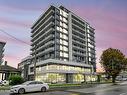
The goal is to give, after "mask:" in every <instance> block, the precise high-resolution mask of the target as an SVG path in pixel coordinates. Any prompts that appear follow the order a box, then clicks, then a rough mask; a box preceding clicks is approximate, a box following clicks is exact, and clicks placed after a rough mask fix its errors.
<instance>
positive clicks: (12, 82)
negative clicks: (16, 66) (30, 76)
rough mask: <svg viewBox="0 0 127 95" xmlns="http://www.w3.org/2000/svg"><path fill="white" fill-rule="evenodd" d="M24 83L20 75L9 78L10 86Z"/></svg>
mask: <svg viewBox="0 0 127 95" xmlns="http://www.w3.org/2000/svg"><path fill="white" fill-rule="evenodd" d="M23 82H24V79H23V78H22V77H21V76H20V75H11V76H10V77H9V84H10V85H17V84H21V83H23Z"/></svg>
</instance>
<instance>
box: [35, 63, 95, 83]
mask: <svg viewBox="0 0 127 95" xmlns="http://www.w3.org/2000/svg"><path fill="white" fill-rule="evenodd" d="M36 80H37V81H44V82H48V83H81V82H88V81H96V77H95V76H94V75H93V72H92V71H91V68H86V67H81V66H69V65H61V64H47V65H45V66H38V67H37V68H36Z"/></svg>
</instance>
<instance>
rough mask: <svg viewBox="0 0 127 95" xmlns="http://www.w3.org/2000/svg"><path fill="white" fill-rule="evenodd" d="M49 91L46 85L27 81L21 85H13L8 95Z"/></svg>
mask: <svg viewBox="0 0 127 95" xmlns="http://www.w3.org/2000/svg"><path fill="white" fill-rule="evenodd" d="M48 89H49V86H48V84H47V83H44V82H39V81H27V82H25V83H23V84H21V85H15V86H12V87H11V88H10V94H12V93H19V94H23V93H26V92H35V91H42V92H45V91H47V90H48Z"/></svg>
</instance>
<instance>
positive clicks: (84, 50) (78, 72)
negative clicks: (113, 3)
mask: <svg viewBox="0 0 127 95" xmlns="http://www.w3.org/2000/svg"><path fill="white" fill-rule="evenodd" d="M94 30H95V29H94V28H92V27H91V25H90V24H89V23H88V22H86V21H85V20H84V19H82V18H81V17H79V16H77V15H76V14H74V13H73V12H72V11H70V10H68V9H67V8H65V7H63V6H59V7H56V6H53V5H51V6H50V7H49V8H48V9H47V10H46V11H45V12H44V13H43V14H42V15H41V16H40V17H39V19H37V20H36V21H35V23H34V24H33V26H32V27H31V43H32V44H31V56H32V58H31V60H32V61H31V64H30V65H29V73H28V74H34V69H33V68H34V64H35V63H36V76H35V80H38V81H45V82H55V83H75V82H82V81H91V75H92V74H93V73H94V72H95V71H96V58H95V32H94Z"/></svg>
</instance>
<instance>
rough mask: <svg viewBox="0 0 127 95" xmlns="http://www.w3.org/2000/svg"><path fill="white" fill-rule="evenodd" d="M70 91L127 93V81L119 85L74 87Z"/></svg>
mask: <svg viewBox="0 0 127 95" xmlns="http://www.w3.org/2000/svg"><path fill="white" fill-rule="evenodd" d="M69 91H72V92H79V93H84V94H83V95H127V82H123V83H120V84H118V85H112V84H101V85H98V86H97V87H95V88H85V89H73V90H69ZM79 95H80V94H79Z"/></svg>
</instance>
